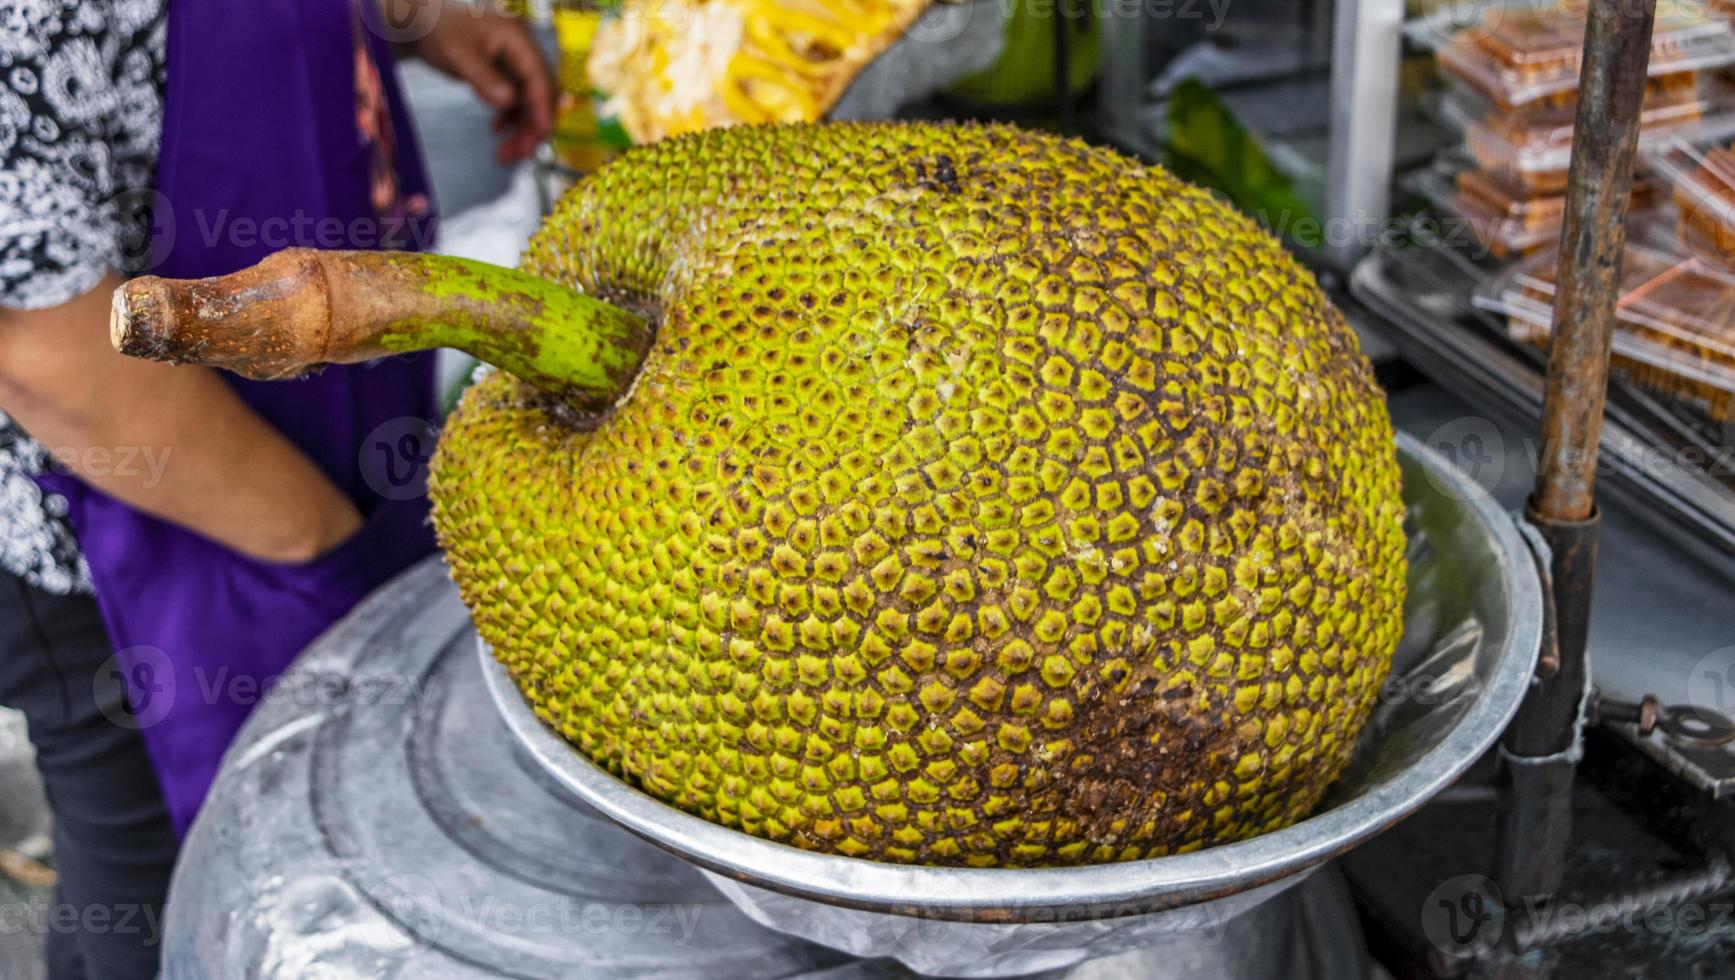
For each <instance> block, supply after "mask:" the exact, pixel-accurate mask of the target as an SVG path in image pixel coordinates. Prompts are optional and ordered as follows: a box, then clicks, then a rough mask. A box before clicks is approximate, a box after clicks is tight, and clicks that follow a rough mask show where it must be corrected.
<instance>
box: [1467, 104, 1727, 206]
mask: <svg viewBox="0 0 1735 980" xmlns="http://www.w3.org/2000/svg"><path fill="white" fill-rule="evenodd" d="M1442 107H1443V110H1444V114H1445V116H1446V118H1447V120H1448V121H1450V122H1452V123H1455V124H1457V125H1458V126H1460V127H1462V129H1463V131H1464V148H1465V149H1466V150H1468V151H1469V153H1470V156H1471V157H1472V158H1474V159H1475V161H1476V164H1477V165H1478V166H1479V167H1481V168H1482V169H1484V170H1486V171H1489V172H1490V173H1493V174H1495V175H1498V176H1499V177H1500V178H1501V179H1503V180H1505V181H1506V182H1507V183H1508V184H1509V185H1512V186H1514V187H1520V188H1523V190H1524V191H1525V193H1527V194H1560V193H1563V192H1564V191H1565V190H1566V171H1567V167H1568V165H1569V164H1570V163H1571V161H1572V129H1573V119H1574V116H1575V114H1576V112H1577V107H1576V106H1572V105H1556V106H1550V107H1547V108H1537V109H1532V110H1531V111H1528V112H1525V113H1522V114H1518V115H1504V114H1501V113H1500V112H1498V111H1494V110H1493V109H1492V108H1491V107H1490V106H1489V105H1488V104H1487V103H1485V102H1480V101H1478V100H1477V99H1475V98H1472V97H1468V96H1467V95H1466V94H1465V93H1462V92H1453V93H1450V94H1448V95H1447V97H1446V98H1445V100H1444V101H1443V103H1442ZM1732 109H1735V92H1732V91H1731V90H1730V89H1729V87H1728V85H1726V84H1724V83H1720V82H1719V83H1714V84H1712V83H1707V84H1705V85H1702V86H1696V87H1694V88H1692V89H1659V90H1658V94H1657V95H1656V96H1655V97H1653V98H1648V99H1647V100H1646V102H1645V106H1644V109H1643V112H1642V114H1641V116H1640V126H1641V127H1642V129H1641V131H1640V134H1639V146H1640V148H1641V149H1645V150H1648V149H1649V148H1651V147H1654V146H1657V145H1660V144H1662V143H1663V142H1666V141H1668V140H1670V139H1673V138H1677V137H1689V138H1699V137H1703V136H1705V135H1706V134H1714V133H1724V132H1728V131H1729V130H1731V129H1732V128H1735V112H1732V111H1731V110H1732Z"/></svg>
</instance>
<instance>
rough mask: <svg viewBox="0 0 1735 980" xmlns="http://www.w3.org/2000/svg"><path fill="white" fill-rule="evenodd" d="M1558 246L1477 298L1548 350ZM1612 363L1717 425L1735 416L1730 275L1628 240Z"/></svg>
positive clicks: (1734, 310) (1734, 277) (1734, 301)
mask: <svg viewBox="0 0 1735 980" xmlns="http://www.w3.org/2000/svg"><path fill="white" fill-rule="evenodd" d="M1559 262H1560V259H1559V255H1558V253H1557V250H1556V249H1548V250H1546V251H1542V252H1538V253H1536V254H1535V255H1532V256H1529V257H1527V258H1525V259H1523V260H1522V261H1520V262H1518V263H1517V264H1515V265H1514V266H1513V267H1512V268H1511V269H1510V270H1508V271H1507V272H1506V273H1505V274H1504V275H1501V276H1497V277H1495V278H1494V279H1493V280H1492V281H1490V282H1489V284H1488V285H1487V287H1485V288H1484V289H1483V290H1482V291H1481V292H1480V293H1478V294H1477V296H1476V297H1475V302H1476V305H1477V306H1479V307H1481V308H1483V309H1487V310H1491V311H1494V312H1496V313H1499V314H1501V315H1503V316H1505V317H1506V324H1507V329H1508V332H1509V333H1510V335H1511V336H1512V337H1513V339H1515V340H1518V341H1521V342H1524V343H1529V344H1534V345H1536V346H1539V347H1546V346H1547V344H1548V339H1549V336H1550V332H1551V330H1552V326H1553V320H1554V286H1555V281H1556V275H1557V272H1558V266H1559ZM1615 318H1616V325H1615V337H1614V357H1613V361H1612V363H1613V366H1614V368H1615V369H1616V370H1617V371H1618V372H1619V373H1620V374H1621V375H1622V376H1624V377H1626V378H1627V379H1628V380H1630V381H1632V382H1633V383H1635V384H1638V385H1640V386H1642V387H1645V388H1648V389H1650V390H1652V391H1655V392H1657V393H1659V394H1662V395H1666V396H1669V397H1672V398H1676V399H1680V400H1682V401H1684V402H1687V403H1689V404H1691V405H1694V406H1696V407H1697V408H1699V409H1700V410H1702V411H1704V412H1705V413H1706V414H1707V415H1709V416H1710V417H1711V418H1713V419H1715V420H1717V421H1719V422H1729V421H1732V420H1735V274H1731V273H1729V272H1727V271H1724V270H1722V269H1719V268H1717V267H1715V266H1712V265H1710V264H1709V263H1706V262H1705V261H1704V260H1702V259H1700V258H1697V257H1695V256H1682V255H1677V254H1673V253H1671V252H1667V251H1664V250H1661V249H1657V248H1654V247H1651V246H1649V245H1642V244H1632V243H1629V244H1628V245H1627V250H1626V252H1625V254H1624V256H1623V257H1622V264H1621V284H1620V298H1619V299H1618V300H1617V301H1616V314H1615Z"/></svg>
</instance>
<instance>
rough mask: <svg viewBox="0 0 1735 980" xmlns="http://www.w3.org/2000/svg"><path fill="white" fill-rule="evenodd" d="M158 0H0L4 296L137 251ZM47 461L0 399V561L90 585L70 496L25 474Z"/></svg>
mask: <svg viewBox="0 0 1735 980" xmlns="http://www.w3.org/2000/svg"><path fill="white" fill-rule="evenodd" d="M163 4H164V0H0V75H4V76H5V84H4V86H3V87H0V307H8V308H11V309H16V310H36V309H44V308H47V307H52V306H58V305H60V304H62V303H65V302H67V301H69V300H71V299H74V298H75V297H77V296H79V295H81V294H83V293H85V292H88V291H89V290H90V289H91V288H92V287H94V286H95V285H96V284H97V282H98V281H99V280H101V278H102V277H103V275H104V274H105V273H106V272H108V271H109V270H110V269H123V270H124V269H125V268H127V266H128V265H129V263H128V261H127V256H128V255H129V254H133V255H136V254H139V253H140V249H139V247H138V243H139V238H140V235H141V228H140V227H139V225H138V218H139V216H140V215H141V213H142V212H141V208H140V203H141V197H148V195H149V192H150V186H151V179H152V175H153V172H154V171H155V168H156V160H157V147H158V141H159V136H160V133H161V130H162V115H163V74H164V64H163V57H164V50H165V47H166V44H165V30H166V26H165V18H164V8H163ZM0 329H5V327H4V325H0ZM47 463H48V456H47V454H46V453H44V452H43V450H42V448H41V447H40V446H38V445H37V444H36V443H35V442H34V441H32V440H31V439H30V438H29V437H28V436H27V435H25V434H24V433H23V432H22V431H21V430H20V429H19V428H18V427H17V426H16V425H15V424H13V423H12V422H11V420H10V419H8V418H7V416H6V415H5V414H4V413H3V412H0V572H4V573H10V574H13V575H18V576H22V577H23V578H24V579H25V580H26V581H28V582H30V583H31V584H32V585H35V586H37V587H39V588H43V589H46V590H48V591H50V592H58V593H68V592H75V591H88V590H89V589H90V573H89V571H88V569H87V568H86V567H85V564H84V560H83V558H82V557H81V556H80V555H79V553H78V547H77V545H76V543H75V541H74V540H73V536H72V533H71V531H70V530H69V529H68V528H67V526H66V523H65V521H64V511H65V502H64V501H60V500H58V499H55V498H52V497H48V496H46V495H44V494H43V493H41V492H40V491H39V489H38V488H37V485H36V483H35V481H34V480H33V479H31V475H32V474H34V473H38V472H41V468H42V467H43V466H44V465H47Z"/></svg>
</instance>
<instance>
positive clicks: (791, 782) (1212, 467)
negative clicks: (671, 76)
mask: <svg viewBox="0 0 1735 980" xmlns="http://www.w3.org/2000/svg"><path fill="white" fill-rule="evenodd" d="M523 268H524V269H525V270H527V271H529V272H532V273H535V274H537V275H540V276H544V277H547V278H548V279H550V280H553V281H555V282H557V283H561V284H564V285H567V286H571V287H575V288H579V289H582V290H583V291H585V292H586V293H589V294H591V295H594V296H598V297H601V298H604V299H608V300H611V301H613V302H617V303H620V304H622V305H624V306H627V307H629V308H632V309H636V310H639V311H642V312H645V313H646V314H647V315H648V316H649V317H650V319H651V320H652V322H653V324H654V327H655V330H656V335H655V340H654V343H653V345H652V349H651V351H650V353H649V355H648V356H647V357H646V358H645V360H644V362H643V365H642V367H641V368H640V370H639V373H638V375H637V377H636V379H635V380H634V382H633V387H632V390H631V391H630V393H629V394H628V395H627V396H626V397H625V398H623V399H622V400H621V401H620V402H619V403H618V404H616V405H615V406H614V407H613V408H612V409H610V410H609V411H607V412H606V413H604V414H602V415H600V416H592V415H587V414H584V413H581V412H577V411H574V410H573V409H572V408H571V406H569V405H566V404H563V403H562V402H561V400H560V399H559V398H558V397H556V396H551V395H548V394H545V393H543V392H540V391H538V390H536V389H533V388H532V387H531V386H529V385H528V384H526V383H525V382H523V381H521V380H519V379H518V378H516V377H514V376H512V375H510V374H508V373H506V372H504V371H497V372H494V373H492V374H491V375H489V376H487V377H486V378H484V379H483V380H482V381H480V382H479V383H478V384H476V385H475V386H474V387H473V388H472V389H471V390H470V391H469V392H468V393H467V394H466V396H465V398H464V400H463V403H462V405H461V407H460V408H459V409H458V411H457V412H456V413H455V415H454V416H453V417H452V419H451V420H450V423H449V425H448V426H447V428H446V430H445V432H444V434H443V436H442V440H441V444H440V449H439V453H438V456H437V459H436V461H435V463H434V466H433V473H432V477H431V481H430V492H431V494H432V496H433V501H434V520H435V525H436V528H437V530H438V532H439V536H440V540H441V542H442V544H443V546H444V548H445V551H446V555H447V559H448V561H449V563H450V566H451V570H452V575H453V578H454V579H455V580H456V581H457V584H458V586H459V588H460V590H461V591H462V594H463V597H464V599H465V601H466V603H467V604H468V605H469V607H470V609H471V610H472V612H473V614H474V619H475V622H476V626H477V628H478V630H479V631H480V633H481V635H482V637H483V638H484V639H485V640H486V641H487V642H488V643H489V644H491V645H492V647H493V650H494V652H495V655H496V656H497V657H499V658H500V660H501V661H502V662H503V663H504V664H505V665H506V667H507V668H508V669H509V670H510V672H511V675H512V676H513V678H514V679H515V680H516V681H517V683H518V685H519V686H520V687H521V688H522V690H523V693H524V696H525V697H526V698H527V699H528V701H529V702H530V704H532V705H533V706H534V707H535V710H536V712H537V714H538V715H539V716H540V717H541V718H542V719H543V720H544V721H545V722H546V723H547V724H549V725H550V726H552V727H553V728H554V729H555V730H556V731H558V732H559V733H560V734H561V735H563V736H564V737H565V738H566V739H568V740H570V741H571V742H572V744H573V745H575V746H576V747H577V748H578V749H579V750H581V751H582V752H584V753H585V754H586V755H588V756H589V757H590V758H591V759H593V760H595V761H596V762H597V763H599V764H600V765H602V766H604V767H606V768H607V769H609V770H610V771H611V772H614V773H616V774H618V775H619V776H620V777H622V778H623V779H626V780H628V781H630V782H631V783H633V784H634V785H636V786H639V787H641V788H642V789H644V790H645V791H646V792H648V793H651V794H653V795H655V796H657V797H659V798H661V799H663V800H665V801H667V802H669V803H671V804H673V805H675V806H678V807H680V808H682V809H684V810H687V811H690V812H692V813H694V814H698V815H700V816H702V817H704V818H706V819H709V820H712V821H715V822H718V823H721V824H723V825H726V826H729V827H733V828H736V829H738V830H742V831H745V832H747V833H750V834H755V835H758V836H761V837H766V838H770V839H773V840H778V841H784V842H787V843H790V844H794V845H798V846H800V847H804V848H811V849H816V850H821V851H828V852H833V853H837V854H844V855H852V856H859V857H864V858H873V859H878V860H887V861H899V862H916V863H922V864H934V865H970V866H1033V865H1056V864H1081V863H1088V862H1102V861H1113V860H1125V859H1132V858H1142V857H1152V856H1157V855H1163V854H1169V853H1174V852H1177V851H1184V850H1191V849H1194V848H1198V847H1202V846H1209V845H1212V844H1218V843H1222V842H1226V841H1232V840H1236V839H1239V838H1244V837H1248V836H1251V835H1254V834H1258V833H1261V832H1265V831H1269V830H1273V829H1276V828H1278V827H1282V826H1284V825H1286V824H1288V823H1291V822H1293V821H1295V820H1297V819H1298V818H1300V817H1302V816H1304V815H1306V814H1307V813H1308V811H1309V810H1310V809H1311V808H1312V807H1314V806H1315V805H1316V803H1317V802H1318V800H1319V799H1320V797H1321V794H1322V793H1323V792H1324V790H1325V788H1326V786H1327V784H1328V783H1330V782H1331V780H1332V779H1333V778H1334V777H1335V776H1336V775H1337V773H1338V772H1339V770H1340V769H1341V768H1342V767H1343V765H1344V764H1345V762H1346V761H1347V760H1348V758H1349V755H1350V752H1351V748H1352V745H1353V743H1354V740H1355V738H1356V735H1357V733H1358V731H1359V730H1360V729H1361V727H1362V725H1363V723H1364V722H1365V721H1366V719H1367V717H1368V714H1369V712H1370V710H1371V708H1372V706H1373V703H1374V699H1375V695H1376V692H1377V691H1378V689H1379V686H1380V684H1381V682H1382V680H1383V678H1384V676H1385V674H1386V671H1387V668H1388V665H1389V661H1390V657H1391V653H1392V650H1393V647H1394V645H1395V644H1396V642H1397V639H1398V635H1399V631H1400V626H1401V623H1400V619H1401V608H1402V604H1403V596H1404V574H1405V566H1404V540H1403V533H1402V529H1401V521H1402V514H1403V506H1402V504H1401V502H1400V499H1399V477H1398V468H1397V463H1396V459H1395V455H1394V447H1393V438H1392V429H1391V425H1390V422H1389V420H1388V417H1387V414H1386V410H1385V406H1384V402H1383V399H1382V396H1381V393H1380V391H1379V389H1378V388H1377V386H1376V384H1375V382H1374V379H1373V375H1372V371H1371V369H1370V367H1369V365H1368V363H1367V361H1366V359H1365V358H1364V357H1363V356H1362V354H1361V353H1360V351H1359V349H1358V347H1357V344H1356V340H1355V338H1354V335H1353V334H1352V332H1351V331H1350V329H1349V328H1348V327H1347V325H1346V324H1345V322H1344V320H1343V317H1342V316H1341V314H1340V313H1339V312H1338V311H1337V310H1336V309H1334V308H1333V307H1332V305H1331V304H1330V303H1329V301H1328V300H1327V299H1326V297H1325V296H1324V295H1323V293H1322V292H1321V291H1320V289H1319V287H1318V286H1317V284H1316V283H1315V282H1314V280H1313V278H1312V276H1311V275H1310V274H1309V273H1307V272H1306V271H1305V270H1304V269H1303V268H1302V267H1300V266H1299V265H1298V264H1297V263H1296V262H1295V261H1293V260H1292V259H1291V258H1290V257H1289V256H1288V255H1287V254H1285V252H1284V251H1283V250H1282V249H1281V247H1280V246H1279V245H1278V244H1277V243H1276V242H1275V241H1274V240H1273V239H1272V238H1271V237H1270V236H1269V235H1268V234H1266V233H1265V232H1263V231H1262V230H1260V229H1259V228H1258V227H1257V226H1255V224H1254V223H1253V222H1252V221H1250V220H1249V219H1247V218H1246V217H1244V216H1242V215H1240V214H1239V213H1237V212H1235V211H1234V210H1232V209H1231V208H1230V207H1228V206H1227V205H1225V204H1224V203H1222V202H1221V201H1219V200H1218V199H1217V198H1215V197H1213V196H1212V195H1211V194H1210V193H1208V192H1206V191H1203V190H1200V189H1198V188H1195V187H1192V186H1189V185H1187V184H1185V183H1183V182H1181V181H1180V180H1178V179H1176V178H1175V177H1173V176H1172V175H1170V174H1169V173H1167V172H1165V171H1163V170H1161V169H1159V168H1156V167H1146V166H1141V165H1139V164H1138V163H1136V162H1133V161H1131V160H1128V159H1126V158H1124V157H1121V156H1119V155H1117V154H1115V153H1112V152H1109V151H1106V150H1101V149H1094V148H1089V147H1087V146H1085V145H1083V144H1081V143H1077V142H1065V141H1061V140H1059V139H1056V138H1054V137H1050V136H1046V135H1038V134H1035V133H1028V132H1023V131H1019V130H1017V129H1012V128H998V127H987V128H983V127H957V126H932V125H827V126H790V127H772V128H766V127H745V128H735V129H729V130H721V131H714V132H707V133H700V134H695V135H691V136H687V137H682V138H679V139H674V140H668V141H664V142H661V143H657V144H654V145H652V146H648V147H644V148H641V149H637V150H634V151H632V152H630V153H628V154H627V155H626V156H625V157H623V158H622V159H620V160H619V161H617V162H615V163H614V164H612V165H610V166H608V167H606V168H605V169H603V170H602V171H601V172H599V173H598V174H596V175H595V176H593V177H591V178H589V179H587V180H585V181H583V182H582V183H580V184H579V185H578V186H577V187H576V188H575V189H574V190H573V191H572V192H571V193H570V194H569V195H568V196H567V197H566V198H565V199H564V200H563V201H561V203H560V205H559V207H558V208H557V210H556V212H555V214H554V215H553V217H551V218H550V219H549V221H548V222H547V223H546V225H545V226H544V228H543V229H542V231H541V232H540V234H538V235H537V237H536V238H535V240H534V242H533V243H532V245H531V248H530V250H529V252H528V254H527V256H526V258H525V259H524V262H523Z"/></svg>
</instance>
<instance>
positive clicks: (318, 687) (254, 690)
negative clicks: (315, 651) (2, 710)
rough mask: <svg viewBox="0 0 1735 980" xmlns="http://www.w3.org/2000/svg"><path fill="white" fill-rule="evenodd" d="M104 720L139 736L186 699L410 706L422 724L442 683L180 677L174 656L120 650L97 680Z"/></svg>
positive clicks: (315, 676) (227, 673)
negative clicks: (143, 730) (141, 730)
mask: <svg viewBox="0 0 1735 980" xmlns="http://www.w3.org/2000/svg"><path fill="white" fill-rule="evenodd" d="M189 681H190V682H191V685H190V686H189V684H188V682H189ZM93 685H94V693H95V695H96V703H97V705H98V707H99V708H100V710H101V711H102V713H103V715H104V717H106V718H108V720H109V721H111V722H113V723H114V724H116V725H119V726H121V727H122V728H129V729H133V730H138V729H145V728H150V727H152V726H154V725H158V724H161V723H162V721H163V720H164V719H165V718H167V717H168V716H169V712H171V711H173V710H174V707H175V705H176V704H177V703H179V702H180V701H181V700H183V699H186V698H197V699H198V703H200V704H203V705H207V706H215V705H219V704H229V705H237V706H240V707H244V708H258V707H262V706H268V705H283V706H289V707H293V708H297V709H323V708H332V707H336V706H338V705H361V706H383V707H405V706H407V707H408V709H409V712H410V714H411V715H412V716H414V717H420V716H421V715H422V714H423V713H425V712H426V711H428V710H430V707H431V706H432V705H434V704H435V703H437V702H438V699H439V693H440V691H439V681H438V680H437V679H432V678H428V677H425V676H423V675H420V674H369V673H335V672H326V671H317V670H296V671H290V672H287V673H276V674H263V675H262V674H257V673H251V672H248V671H245V670H237V669H235V668H234V667H231V666H228V665H219V666H216V667H211V666H208V665H205V664H199V665H196V666H194V667H193V668H191V669H190V670H185V671H183V672H181V673H177V672H176V670H175V665H174V663H173V661H172V660H171V658H170V656H169V654H168V653H166V652H164V651H163V650H162V649H160V648H158V647H153V646H133V647H128V648H126V649H124V650H120V651H117V652H116V653H115V655H114V656H112V657H110V658H109V659H108V661H107V662H106V663H105V664H104V665H103V667H102V669H101V670H99V671H98V672H97V675H96V678H95V680H94V681H93Z"/></svg>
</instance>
